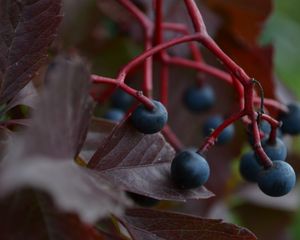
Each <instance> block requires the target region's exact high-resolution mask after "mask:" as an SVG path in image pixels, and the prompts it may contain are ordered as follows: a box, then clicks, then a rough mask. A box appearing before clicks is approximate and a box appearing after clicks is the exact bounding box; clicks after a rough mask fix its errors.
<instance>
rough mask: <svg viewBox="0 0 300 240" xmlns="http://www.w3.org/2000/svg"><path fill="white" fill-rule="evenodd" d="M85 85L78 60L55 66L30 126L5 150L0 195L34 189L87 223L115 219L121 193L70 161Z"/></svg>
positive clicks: (79, 135)
mask: <svg viewBox="0 0 300 240" xmlns="http://www.w3.org/2000/svg"><path fill="white" fill-rule="evenodd" d="M89 83H90V81H89V73H88V71H87V70H86V68H85V67H84V65H83V63H82V62H81V61H80V60H79V59H74V60H65V59H63V58H58V59H57V60H56V61H55V63H54V64H53V65H52V68H51V70H49V72H48V75H47V85H46V86H45V89H44V91H43V93H42V94H41V96H40V97H39V98H38V100H37V106H36V108H35V111H34V116H33V119H32V124H31V126H30V127H29V128H28V129H27V130H26V131H25V132H24V133H23V134H21V135H19V136H16V137H15V138H14V139H13V141H12V142H11V143H10V144H9V145H8V148H7V155H6V156H5V158H4V159H3V161H2V165H1V169H0V170H1V172H0V194H2V195H4V194H8V193H10V192H13V191H14V190H15V189H18V188H22V187H25V186H29V187H35V188H38V189H41V190H43V191H46V192H47V193H50V194H51V196H52V197H53V199H54V201H55V203H56V204H57V205H58V206H59V207H60V208H61V209H63V210H67V211H73V212H76V213H78V214H79V215H80V217H81V218H82V219H83V220H84V221H86V222H94V221H96V220H97V219H98V218H99V217H103V216H105V215H106V214H109V213H111V212H112V213H115V214H120V212H121V210H122V207H123V206H124V205H127V204H128V202H127V199H126V198H125V196H124V194H123V192H121V191H120V190H119V189H118V188H116V187H114V186H111V184H109V182H107V181H106V180H105V179H103V178H101V177H100V176H98V175H95V173H94V172H92V171H91V170H89V169H87V168H82V167H80V166H78V165H76V164H75V162H74V156H75V155H76V152H77V151H78V149H80V146H81V144H82V142H83V141H84V139H85V133H86V130H87V127H88V124H89V121H90V115H91V114H90V112H91V106H92V104H91V100H90V97H89Z"/></svg>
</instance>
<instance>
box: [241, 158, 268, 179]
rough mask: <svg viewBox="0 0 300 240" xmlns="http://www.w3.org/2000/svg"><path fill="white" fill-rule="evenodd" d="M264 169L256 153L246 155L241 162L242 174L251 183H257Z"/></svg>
mask: <svg viewBox="0 0 300 240" xmlns="http://www.w3.org/2000/svg"><path fill="white" fill-rule="evenodd" d="M262 169H263V167H262V166H261V165H260V164H259V163H258V161H257V158H256V157H255V153H254V152H248V153H246V154H244V155H243V156H242V158H241V161H240V174H241V176H242V177H243V178H244V179H245V180H247V181H249V182H256V181H257V177H258V174H259V172H260V171H261V170H262Z"/></svg>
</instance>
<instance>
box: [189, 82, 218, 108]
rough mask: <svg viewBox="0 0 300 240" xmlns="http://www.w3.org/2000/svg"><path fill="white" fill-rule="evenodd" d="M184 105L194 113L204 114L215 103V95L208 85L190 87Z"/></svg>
mask: <svg viewBox="0 0 300 240" xmlns="http://www.w3.org/2000/svg"><path fill="white" fill-rule="evenodd" d="M183 103H184V105H185V106H186V107H187V109H189V110H190V111H192V112H204V111H207V110H209V109H210V108H211V107H212V106H213V104H214V103H215V94H214V91H213V89H212V88H211V87H210V86H208V85H205V86H201V87H196V86H194V87H190V88H188V89H187V90H186V91H185V93H184V95H183Z"/></svg>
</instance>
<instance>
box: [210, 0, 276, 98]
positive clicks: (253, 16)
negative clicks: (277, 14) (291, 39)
mask: <svg viewBox="0 0 300 240" xmlns="http://www.w3.org/2000/svg"><path fill="white" fill-rule="evenodd" d="M205 3H206V4H207V5H208V6H209V7H210V8H211V9H213V10H214V11H215V12H216V13H218V15H219V16H220V17H221V18H222V20H223V26H222V27H221V28H220V30H219V34H218V35H217V36H216V40H217V42H218V43H219V45H220V47H221V48H222V49H223V50H224V51H225V53H227V54H228V55H229V56H230V57H231V58H232V59H233V60H234V61H235V62H236V63H238V64H239V65H240V66H241V67H242V68H243V69H244V70H245V71H246V72H247V74H248V75H249V76H250V77H254V78H255V79H257V80H259V81H260V82H261V83H262V86H263V88H264V90H265V96H266V97H269V98H275V97H276V95H275V82H274V75H273V67H274V66H273V47H272V45H268V46H265V47H262V46H260V44H259V37H260V35H261V33H262V30H263V27H264V26H265V23H266V20H267V18H268V17H269V16H270V14H271V12H272V7H273V2H272V1H271V0H265V1H260V0H254V1H253V0H238V1H230V2H228V1H224V0H205Z"/></svg>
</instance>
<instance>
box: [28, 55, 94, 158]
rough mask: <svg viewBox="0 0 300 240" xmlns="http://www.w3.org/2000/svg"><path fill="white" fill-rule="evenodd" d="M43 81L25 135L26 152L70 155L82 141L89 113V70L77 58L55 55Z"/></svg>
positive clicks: (61, 156)
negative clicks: (43, 87) (40, 93)
mask: <svg viewBox="0 0 300 240" xmlns="http://www.w3.org/2000/svg"><path fill="white" fill-rule="evenodd" d="M45 80H46V87H45V91H44V92H43V93H42V95H41V96H40V98H39V102H38V104H37V106H36V109H35V115H34V116H33V117H34V121H33V123H32V127H31V128H30V129H29V130H28V132H27V134H26V136H25V138H26V137H27V138H28V139H27V140H26V141H27V144H26V151H27V152H31V151H32V152H35V154H37V153H38V154H41V155H46V156H52V157H58V158H65V157H69V158H74V157H75V156H76V155H77V153H78V151H79V149H81V146H82V144H83V142H84V140H85V137H86V132H87V128H88V125H89V122H90V119H91V115H92V107H93V103H92V100H91V98H90V96H89V90H90V73H89V71H88V70H87V68H86V66H85V65H84V64H83V62H82V61H81V60H80V59H79V58H74V59H72V60H68V59H65V58H64V57H58V58H56V59H55V61H54V62H53V63H52V64H51V65H50V67H49V69H48V72H47V74H46V79H45ZM50 129H51V130H50ZM54 149H55V151H54ZM37 151H38V152H37Z"/></svg>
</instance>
